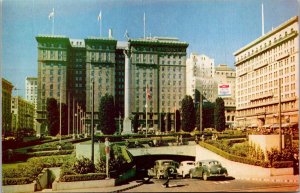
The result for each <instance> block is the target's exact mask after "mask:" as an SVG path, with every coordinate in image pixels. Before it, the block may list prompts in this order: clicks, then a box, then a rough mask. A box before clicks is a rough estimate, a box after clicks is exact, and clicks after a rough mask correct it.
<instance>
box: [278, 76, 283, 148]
mask: <svg viewBox="0 0 300 193" xmlns="http://www.w3.org/2000/svg"><path fill="white" fill-rule="evenodd" d="M278 92H279V103H278V105H279V115H278V118H279V151H280V152H282V132H281V78H279V89H278Z"/></svg>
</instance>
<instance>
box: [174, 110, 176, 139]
mask: <svg viewBox="0 0 300 193" xmlns="http://www.w3.org/2000/svg"><path fill="white" fill-rule="evenodd" d="M174 110H175V117H174V121H175V133H176V105H175V109H174Z"/></svg>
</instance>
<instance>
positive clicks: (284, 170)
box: [270, 168, 294, 176]
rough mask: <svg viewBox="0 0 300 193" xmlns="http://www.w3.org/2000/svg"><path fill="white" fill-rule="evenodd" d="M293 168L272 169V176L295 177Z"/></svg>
mask: <svg viewBox="0 0 300 193" xmlns="http://www.w3.org/2000/svg"><path fill="white" fill-rule="evenodd" d="M293 174H294V169H293V168H270V175H271V176H283V175H293Z"/></svg>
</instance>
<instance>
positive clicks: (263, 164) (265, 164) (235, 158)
mask: <svg viewBox="0 0 300 193" xmlns="http://www.w3.org/2000/svg"><path fill="white" fill-rule="evenodd" d="M199 145H200V146H202V147H204V148H206V149H208V150H210V151H212V152H214V153H216V154H218V155H220V156H222V157H224V158H226V159H228V160H231V161H235V162H240V163H245V164H250V165H255V166H261V167H265V168H267V167H270V163H269V162H266V161H262V160H255V159H247V158H244V157H240V156H236V155H232V154H229V153H227V152H225V151H222V150H221V149H219V148H217V147H215V146H213V145H210V144H208V143H205V142H203V141H200V142H199Z"/></svg>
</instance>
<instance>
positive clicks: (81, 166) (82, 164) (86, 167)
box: [73, 157, 95, 174]
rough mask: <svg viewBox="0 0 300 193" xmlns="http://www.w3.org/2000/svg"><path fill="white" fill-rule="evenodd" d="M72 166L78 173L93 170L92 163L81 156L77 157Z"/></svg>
mask: <svg viewBox="0 0 300 193" xmlns="http://www.w3.org/2000/svg"><path fill="white" fill-rule="evenodd" d="M73 168H74V171H75V172H76V173H78V174H87V173H93V172H95V165H94V163H93V162H92V161H91V160H90V159H88V158H86V157H81V158H80V159H77V160H76V161H75V163H74V165H73Z"/></svg>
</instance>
